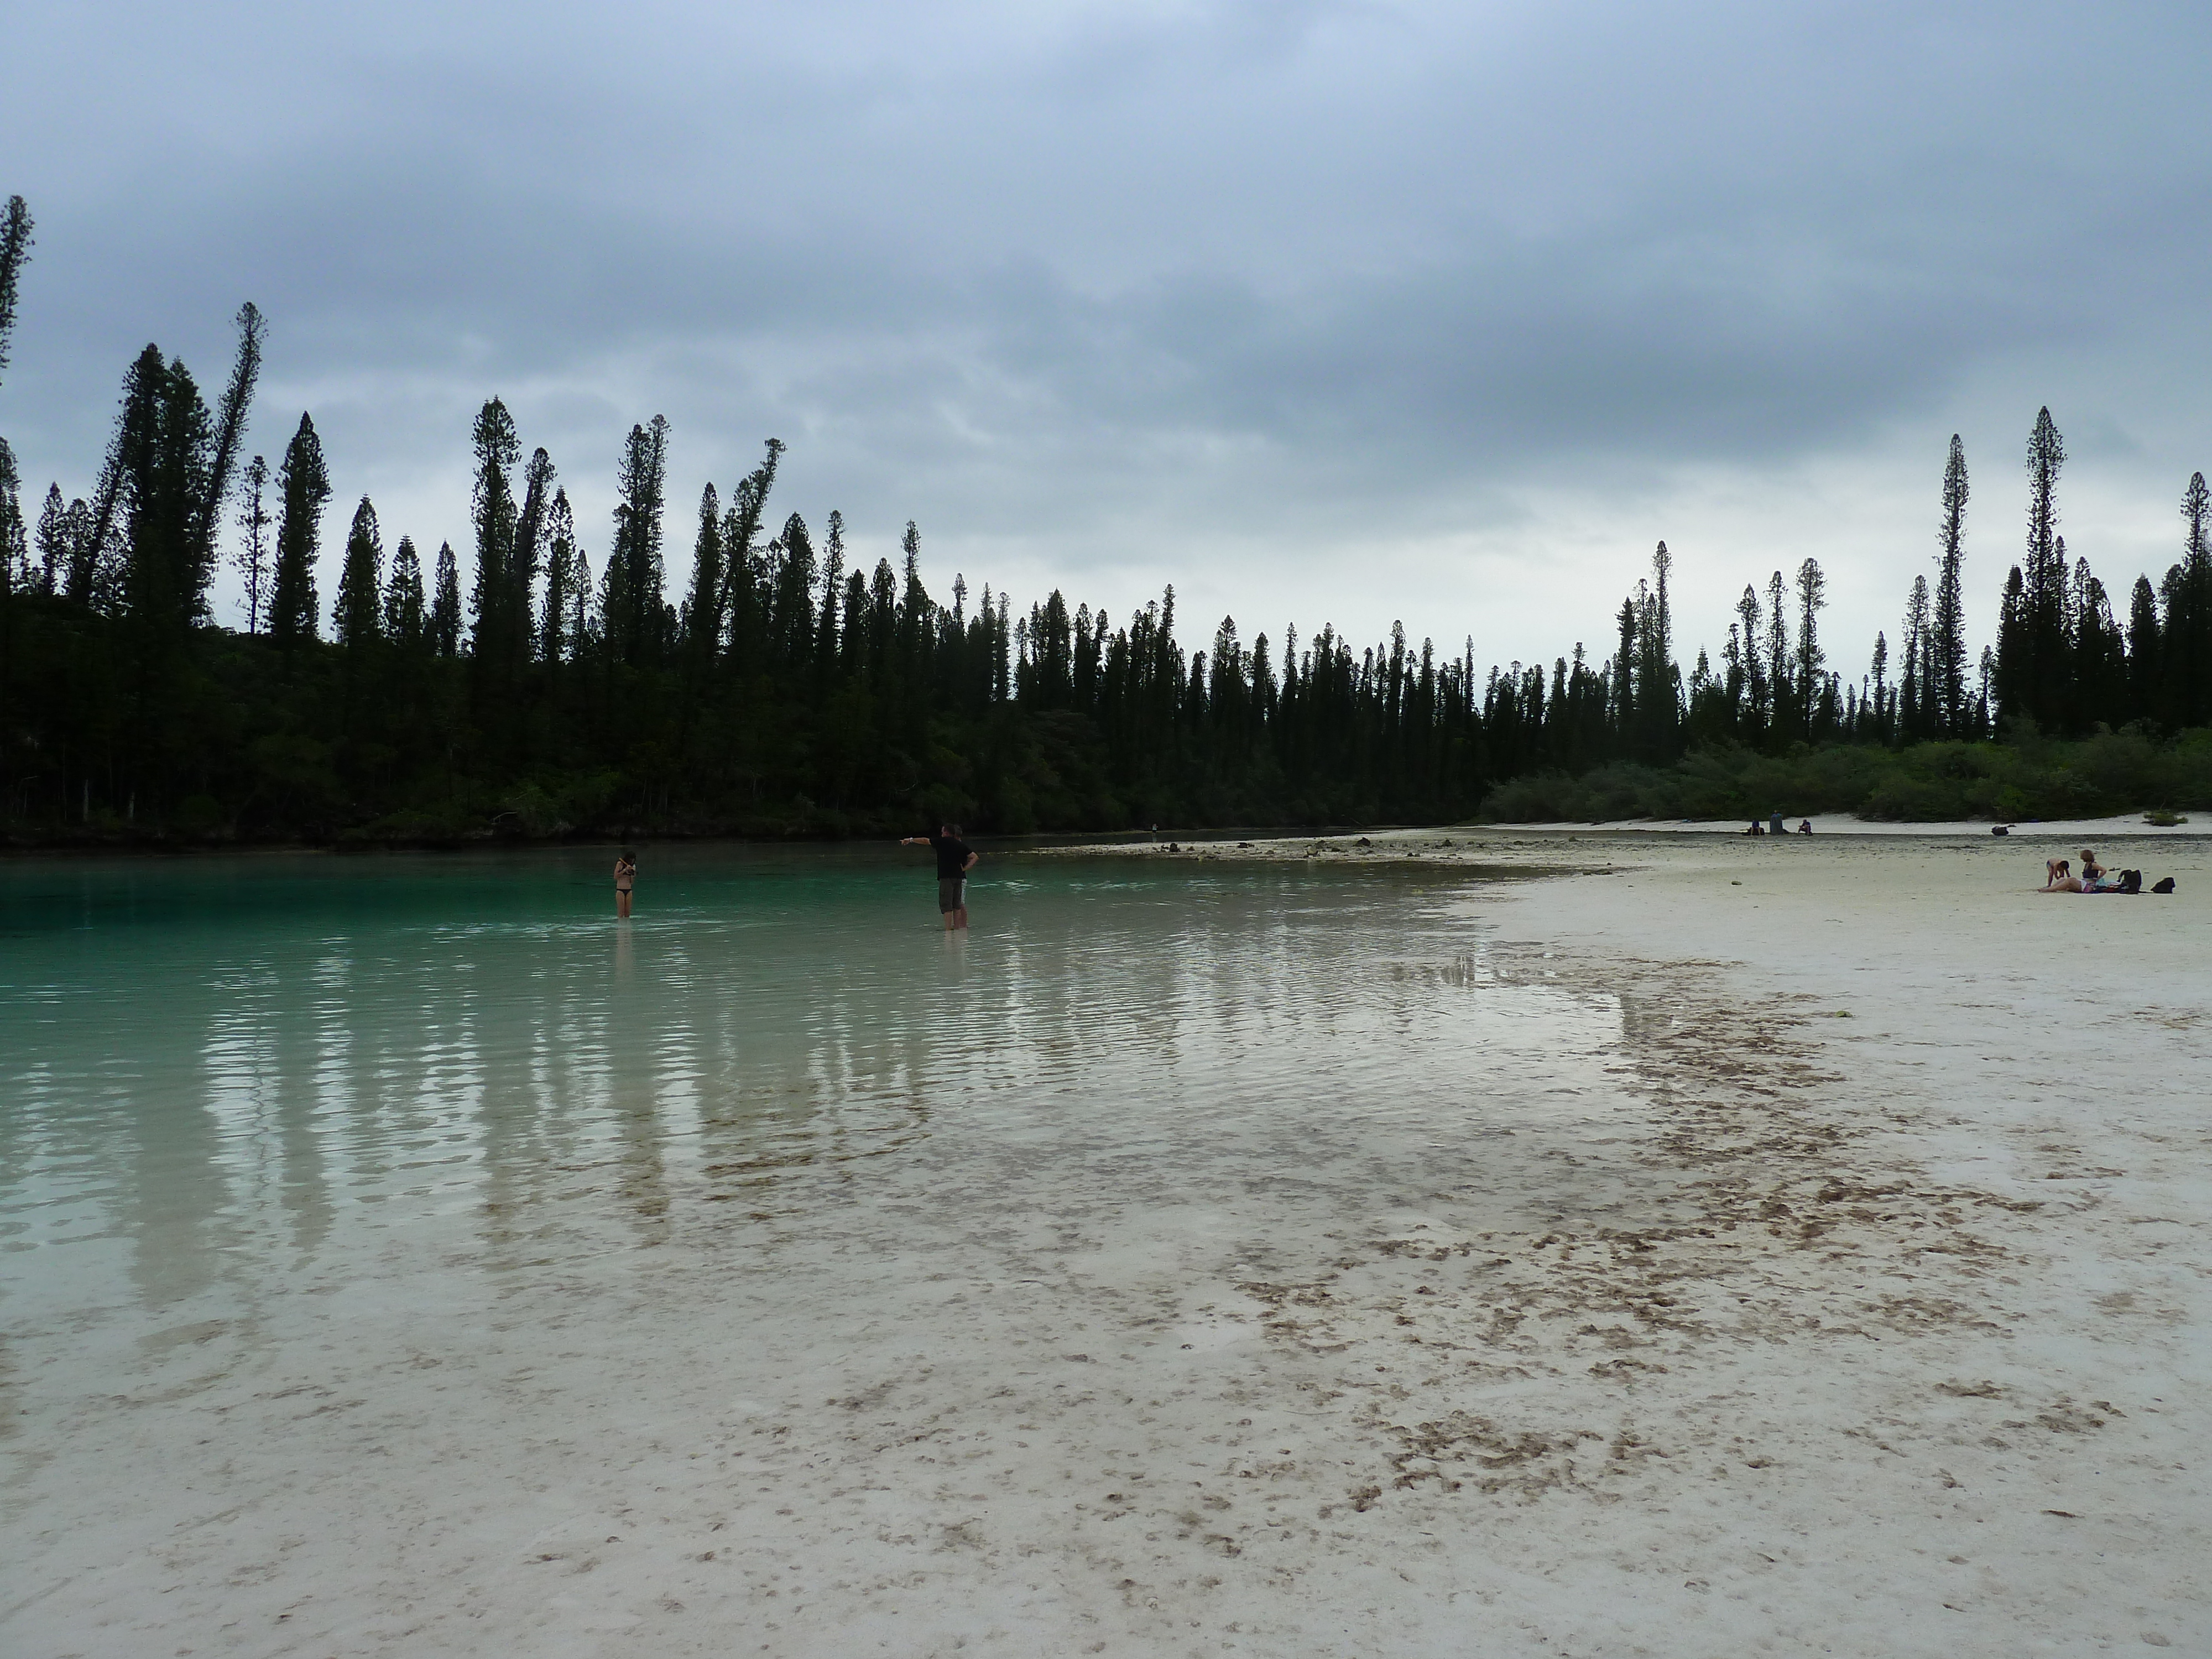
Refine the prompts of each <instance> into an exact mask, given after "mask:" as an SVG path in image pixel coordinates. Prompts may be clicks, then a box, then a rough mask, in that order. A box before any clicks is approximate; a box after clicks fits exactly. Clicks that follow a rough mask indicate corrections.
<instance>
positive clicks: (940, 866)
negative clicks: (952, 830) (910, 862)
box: [929, 836, 972, 881]
mask: <svg viewBox="0 0 2212 1659" xmlns="http://www.w3.org/2000/svg"><path fill="white" fill-rule="evenodd" d="M929 844H930V845H931V846H932V847H933V848H936V849H937V878H938V880H939V881H945V880H947V879H949V878H951V877H954V876H964V875H966V874H967V873H968V860H969V858H970V857H971V856H972V854H970V853H969V850H968V843H967V842H964V841H955V840H953V839H952V837H951V836H931V837H930V838H929Z"/></svg>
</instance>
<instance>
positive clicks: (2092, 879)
mask: <svg viewBox="0 0 2212 1659" xmlns="http://www.w3.org/2000/svg"><path fill="white" fill-rule="evenodd" d="M2105 873H2106V872H2105V866H2103V865H2101V864H2100V863H2098V862H2097V855H2096V854H2094V853H2093V852H2091V851H2090V850H2089V849H2088V848H2086V847H2085V848H2082V849H2081V890H2082V891H2083V892H2085V893H2093V892H2095V891H2096V890H2098V889H2099V888H2100V887H2101V886H2102V885H2103V884H2104V881H2105Z"/></svg>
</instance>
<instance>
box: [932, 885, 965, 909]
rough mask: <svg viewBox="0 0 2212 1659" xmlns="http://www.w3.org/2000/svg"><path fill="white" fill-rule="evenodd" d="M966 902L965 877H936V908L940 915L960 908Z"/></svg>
mask: <svg viewBox="0 0 2212 1659" xmlns="http://www.w3.org/2000/svg"><path fill="white" fill-rule="evenodd" d="M967 902H968V878H967V877H965V876H939V878H937V909H938V913H939V915H948V914H950V913H951V912H952V911H954V910H957V909H960V908H962V907H963V906H964V905H965V904H966V903H967Z"/></svg>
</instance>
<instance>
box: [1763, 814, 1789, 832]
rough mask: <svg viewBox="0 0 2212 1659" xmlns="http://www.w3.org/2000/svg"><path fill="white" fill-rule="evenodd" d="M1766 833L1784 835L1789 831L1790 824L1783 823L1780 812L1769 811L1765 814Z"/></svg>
mask: <svg viewBox="0 0 2212 1659" xmlns="http://www.w3.org/2000/svg"><path fill="white" fill-rule="evenodd" d="M1766 833H1767V834H1768V835H1770V836H1786V835H1788V834H1789V833H1790V826H1789V825H1788V824H1786V823H1783V821H1782V814H1781V813H1779V812H1769V813H1768V814H1767V815H1766Z"/></svg>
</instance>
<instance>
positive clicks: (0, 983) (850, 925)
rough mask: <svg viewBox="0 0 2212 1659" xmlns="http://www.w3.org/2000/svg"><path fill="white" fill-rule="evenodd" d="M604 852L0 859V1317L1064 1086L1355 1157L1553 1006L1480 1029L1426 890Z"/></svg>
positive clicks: (1257, 877)
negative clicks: (965, 913)
mask: <svg viewBox="0 0 2212 1659" xmlns="http://www.w3.org/2000/svg"><path fill="white" fill-rule="evenodd" d="M610 864H611V857H610V854H609V853H608V852H607V850H606V849H599V848H594V849H590V850H582V849H578V850H557V851H530V852H526V853H518V854H482V855H473V856H455V855H450V854H446V855H437V854H425V855H420V856H379V857H371V858H358V859H340V858H329V857H318V856H312V855H264V856H248V857H239V858H220V859H191V860H176V861H170V862H160V861H139V860H131V861H123V860H106V861H102V860H33V861H26V862H20V863H15V864H11V865H8V866H0V900H4V905H0V915H5V916H6V917H7V919H8V921H7V927H6V930H5V932H4V933H0V1098H4V1100H5V1102H6V1105H5V1108H4V1110H0V1289H4V1291H5V1293H6V1295H7V1296H8V1297H9V1302H10V1304H12V1305H11V1306H10V1308H9V1313H10V1314H11V1316H14V1317H15V1318H18V1319H21V1318H25V1317H33V1318H36V1317H37V1316H42V1315H52V1314H55V1313H57V1312H58V1311H59V1310H64V1309H67V1310H74V1312H75V1313H76V1314H77V1315H79V1316H82V1315H83V1314H84V1313H86V1312H87V1311H88V1310H91V1309H93V1308H97V1307H103V1306H104V1307H106V1308H108V1309H110V1310H115V1311H120V1308H121V1306H123V1305H127V1304H138V1306H139V1307H140V1309H141V1310H143V1312H145V1313H147V1314H149V1315H151V1314H156V1313H158V1311H159V1310H161V1309H163V1308H164V1307H167V1306H168V1305H169V1304H177V1303H180V1302H182V1301H183V1300H185V1299H186V1298H190V1297H194V1296H197V1295H203V1294H208V1293H213V1294H214V1295H215V1296H216V1297H217V1299H218V1300H220V1299H221V1298H222V1295H223V1293H224V1292H223V1286H224V1285H226V1284H228V1285H231V1286H232V1287H234V1289H235V1288H239V1287H240V1286H242V1285H244V1284H245V1283H247V1282H251V1281H254V1280H260V1279H266V1278H267V1277H269V1276H270V1275H275V1276H276V1277H280V1278H281V1277H282V1276H283V1274H284V1273H288V1272H292V1271H295V1270H297V1269H298V1267H300V1266H301V1264H304V1263H306V1262H307V1261H310V1260H311V1259H315V1258H318V1257H330V1256H332V1255H335V1256H337V1257H338V1258H340V1259H342V1258H343V1253H344V1252H345V1251H346V1250H347V1249H349V1248H353V1247H354V1245H355V1244H356V1243H358V1240H357V1239H355V1238H353V1237H352V1234H351V1233H350V1232H349V1228H354V1229H357V1228H358V1227H359V1226H362V1225H369V1226H372V1227H374V1230H375V1231H377V1232H379V1233H380V1234H381V1233H386V1232H387V1231H389V1230H390V1229H392V1228H393V1227H395V1226H404V1225H406V1223H407V1222H408V1221H409V1220H410V1218H420V1219H422V1220H428V1218H431V1217H434V1216H438V1215H458V1214H469V1215H477V1214H489V1215H498V1216H501V1217H502V1218H505V1219H506V1221H507V1222H508V1223H509V1224H515V1225H526V1224H527V1220H528V1218H529V1216H530V1214H531V1212H532V1207H533V1206H540V1205H544V1204H545V1203H548V1202H550V1201H551V1200H553V1199H555V1198H556V1197H559V1196H563V1195H565V1196H568V1197H571V1198H573V1197H574V1196H576V1195H577V1194H579V1193H580V1192H581V1191H582V1190H583V1189H584V1188H589V1190H590V1191H591V1192H592V1193H593V1194H597V1197H596V1198H594V1199H592V1200H591V1203H590V1206H587V1207H592V1208H594V1209H596V1210H599V1211H603V1212H604V1216H603V1217H602V1218H603V1219H604V1218H623V1219H624V1220H625V1221H627V1222H628V1223H629V1224H630V1225H647V1224H649V1223H653V1222H656V1221H660V1220H665V1218H666V1217H667V1216H668V1214H669V1211H670V1206H671V1204H673V1205H678V1206H692V1207H694V1208H696V1206H703V1205H707V1204H711V1203H717V1202H729V1201H732V1200H736V1199H741V1198H742V1199H746V1200H747V1201H749V1202H755V1203H757V1202H759V1201H763V1200H761V1197H760V1194H761V1190H762V1188H763V1184H764V1183H767V1184H771V1185H772V1184H773V1181H774V1178H775V1173H776V1172H777V1171H778V1170H788V1169H792V1168H794V1167H798V1166H805V1165H816V1164H825V1163H834V1162H838V1161H852V1160H858V1159H863V1158H880V1157H885V1156H896V1154H897V1153H898V1152H900V1150H901V1149H902V1148H905V1147H909V1146H913V1145H915V1143H916V1142H918V1141H919V1140H920V1139H923V1138H925V1137H927V1136H928V1135H929V1134H930V1133H932V1129H933V1124H934V1123H936V1122H937V1121H939V1120H940V1119H941V1118H943V1117H944V1116H945V1115H948V1114H950V1115H956V1116H957V1120H958V1121H959V1124H960V1127H962V1128H963V1131H964V1132H967V1133H985V1134H987V1133H991V1132H992V1126H994V1124H996V1125H999V1126H1000V1127H1001V1128H1002V1129H1003V1132H1004V1133H1005V1134H1006V1135H1007V1136H1008V1137H1010V1138H1018V1136H1019V1135H1021V1134H1023V1133H1032V1132H1034V1131H1036V1129H1038V1128H1039V1127H1040V1126H1041V1125H1042V1124H1048V1123H1050V1122H1051V1121H1054V1114H1055V1112H1058V1111H1062V1110H1065V1111H1068V1112H1077V1111H1079V1112H1080V1113H1081V1114H1083V1115H1084V1121H1083V1123H1082V1126H1081V1127H1082V1129H1083V1132H1084V1134H1085V1137H1086V1139H1088V1138H1090V1137H1093V1136H1095V1135H1097V1134H1099V1133H1109V1132H1110V1133H1114V1134H1117V1135H1118V1136H1119V1137H1120V1139H1121V1142H1122V1143H1124V1144H1123V1145H1122V1146H1121V1150H1122V1151H1124V1152H1129V1153H1132V1154H1134V1153H1135V1152H1139V1151H1140V1150H1143V1149H1146V1148H1151V1149H1153V1150H1158V1147H1159V1146H1160V1144H1161V1142H1162V1139H1163V1138H1165V1140H1166V1141H1167V1142H1168V1143H1169V1144H1170V1145H1172V1144H1175V1143H1176V1142H1178V1141H1179V1140H1180V1139H1182V1138H1183V1137H1191V1138H1192V1144H1191V1146H1189V1148H1188V1156H1189V1158H1190V1159H1191V1160H1192V1163H1193V1167H1196V1166H1197V1165H1198V1164H1203V1163H1205V1162H1206V1161H1209V1160H1221V1161H1225V1160H1231V1159H1233V1158H1236V1157H1237V1156H1239V1155H1240V1154H1239V1153H1238V1152H1237V1148H1238V1147H1239V1146H1242V1145H1243V1142H1244V1140H1245V1139H1246V1138H1247V1137H1248V1136H1250V1135H1253V1134H1257V1135H1259V1136H1260V1137H1261V1139H1265V1140H1268V1141H1273V1139H1274V1138H1276V1137H1278V1136H1290V1137H1293V1138H1295V1137H1297V1136H1298V1135H1301V1134H1303V1135H1308V1136H1311V1135H1314V1134H1317V1133H1323V1132H1324V1131H1326V1132H1328V1133H1337V1132H1339V1131H1343V1130H1345V1129H1346V1127H1347V1125H1349V1126H1350V1133H1351V1134H1352V1138H1353V1139H1354V1140H1355V1141H1356V1140H1357V1139H1358V1136H1359V1135H1360V1134H1361V1133H1364V1132H1366V1131H1380V1130H1381V1128H1382V1127H1383V1126H1384V1125H1385V1124H1387V1123H1389V1122H1390V1121H1393V1120H1395V1119H1399V1118H1405V1117H1407V1116H1408V1115H1412V1116H1415V1117H1419V1116H1422V1115H1427V1114H1432V1113H1433V1111H1434V1110H1435V1109H1436V1104H1437V1099H1438V1097H1440V1096H1448V1095H1450V1094H1451V1093H1453V1092H1454V1091H1455V1090H1457V1089H1458V1088H1459V1087H1460V1086H1461V1085H1462V1083H1463V1082H1464V1080H1465V1079H1466V1078H1467V1077H1468V1069H1467V1068H1468V1066H1470V1065H1471V1064H1474V1061H1475V1060H1476V1059H1477V1057H1478V1056H1481V1055H1485V1054H1486V1055H1488V1056H1489V1057H1490V1060H1491V1062H1492V1071H1493V1072H1496V1070H1497V1068H1498V1066H1504V1067H1505V1069H1506V1072H1507V1073H1510V1072H1511V1071H1512V1070H1513V1065H1512V1057H1513V1054H1514V1052H1515V1044H1516V1041H1519V1042H1523V1043H1525V1044H1528V1045H1532V1048H1531V1052H1532V1053H1533V1052H1535V1051H1537V1050H1541V1049H1546V1048H1555V1047H1556V1044H1555V1042H1554V1041H1553V1040H1554V1039H1555V1038H1556V1037H1557V1036H1559V1031H1558V1030H1557V1029H1556V1028H1557V1023H1558V1020H1559V1018H1563V1017H1565V1015H1568V1014H1571V1012H1572V1010H1571V1009H1568V1008H1566V1007H1565V1005H1564V1004H1563V1005H1562V1006H1560V1007H1558V1008H1553V1009H1552V1010H1551V1011H1550V1014H1549V1016H1548V1017H1547V1018H1543V1019H1540V1020H1538V1021H1537V1022H1536V1024H1535V1025H1534V1026H1531V1025H1529V1024H1528V1021H1527V1019H1526V1018H1504V1019H1500V1020H1493V1021H1489V1022H1484V1021H1482V1020H1481V1019H1480V1013H1481V1012H1483V1009H1482V1006H1481V1005H1480V1000H1479V999H1478V998H1476V997H1475V996H1474V995H1473V994H1470V990H1469V981H1468V972H1467V971H1466V963H1465V960H1464V953H1465V952H1466V951H1468V949H1469V948H1470V936H1469V933H1468V929H1467V927H1466V925H1465V923H1464V921H1458V920H1454V919H1449V918H1448V917H1446V916H1445V915H1443V909H1442V901H1443V900H1444V899H1446V898H1448V897H1449V896H1450V895H1452V894H1454V893H1456V892H1458V891H1460V890H1462V888H1463V886H1464V884H1463V883H1456V882H1452V881H1449V880H1445V879H1443V878H1437V877H1434V876H1429V877H1425V878H1424V877H1419V876H1412V875H1399V874H1396V873H1395V872H1374V871H1365V872H1349V873H1346V872H1328V873H1322V872H1305V871H1302V870H1300V869H1297V867H1295V866H1246V867H1242V868H1240V867H1237V866H1218V867H1216V868H1206V869H1202V870H1194V869H1192V868H1191V867H1190V866H1175V867H1173V868H1167V867H1164V866H1152V867H1140V866H1133V865H1132V864H1130V863H1129V862H1128V861H1127V860H1110V859H1108V860H1090V861H1071V860H1048V859H1040V858H1035V857H1030V858H1020V857H1014V858H998V859H994V860H993V861H992V862H991V863H990V864H988V865H987V866H985V868H984V869H983V870H981V872H979V878H978V880H977V882H976V884H975V890H974V893H973V908H974V915H975V927H974V931H973V933H972V934H971V935H970V936H969V938H968V939H965V940H951V941H948V940H947V939H945V938H944V937H943V936H942V935H941V934H940V933H939V930H938V927H937V919H936V915H935V911H934V890H933V872H932V869H931V866H930V865H929V862H928V859H927V854H922V853H915V852H911V851H909V852H907V853H898V852H896V851H892V850H887V849H877V848H826V849H825V848H796V849H769V850H760V849H753V848H726V847H675V848H647V850H646V853H645V857H644V868H643V872H642V875H641V882H640V888H639V894H638V908H637V915H636V917H635V920H633V921H631V922H630V923H629V924H628V925H622V924H618V923H617V922H616V921H614V920H613V918H612V914H611V910H612V900H611V890H610V881H609V875H608V866H610ZM1455 963H1457V964H1458V966H1457V967H1456V968H1455ZM1439 976H1441V979H1440V978H1439ZM1478 977H1479V975H1478ZM1455 979H1456V980H1457V981H1459V983H1458V988H1457V989H1456V990H1455V991H1447V992H1446V994H1443V995H1442V996H1439V994H1438V989H1437V987H1438V985H1439V984H1440V983H1442V982H1443V981H1452V980H1455ZM1489 1012H1493V1013H1495V1012H1499V1008H1498V1006H1497V1005H1495V1003H1494V1002H1493V1005H1492V1006H1491V1008H1490V1010H1489ZM1526 1070H1527V1068H1526V1067H1522V1071H1523V1072H1525V1071H1526ZM1500 1075H1501V1076H1502V1075H1503V1074H1502V1073H1501V1074H1500ZM1498 1080H1499V1078H1498V1076H1493V1077H1492V1079H1491V1081H1492V1085H1493V1088H1494V1085H1495V1084H1496V1083H1497V1082H1498ZM1352 1083H1356V1085H1357V1092H1356V1096H1355V1095H1354V1094H1353V1093H1352V1092H1349V1091H1348V1090H1347V1085H1348V1084H1352ZM1549 1086H1554V1087H1556V1086H1558V1085H1557V1083H1556V1080H1554V1082H1553V1085H1549ZM1568 1092H1570V1093H1571V1092H1573V1091H1572V1090H1571V1089H1570V1090H1569V1091H1568ZM1056 1103H1059V1104H1056ZM1463 1110H1464V1109H1463V1107H1462V1106H1458V1105H1455V1106H1453V1107H1452V1108H1451V1109H1450V1110H1449V1113H1448V1114H1447V1116H1448V1117H1450V1118H1457V1117H1459V1116H1461V1115H1463ZM1262 1156H1263V1157H1267V1156H1269V1155H1264V1154H1263V1155H1262ZM610 1169H613V1170H617V1171H618V1174H617V1175H616V1176H609V1175H608V1174H607V1171H608V1170H610ZM585 1170H594V1171H598V1172H599V1175H598V1176H594V1177H593V1178H592V1179H591V1180H589V1181H580V1180H579V1178H578V1176H579V1172H580V1171H585ZM564 1212H568V1213H573V1212H574V1206H573V1205H571V1206H566V1209H565V1211H564ZM349 1241H350V1242H349Z"/></svg>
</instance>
